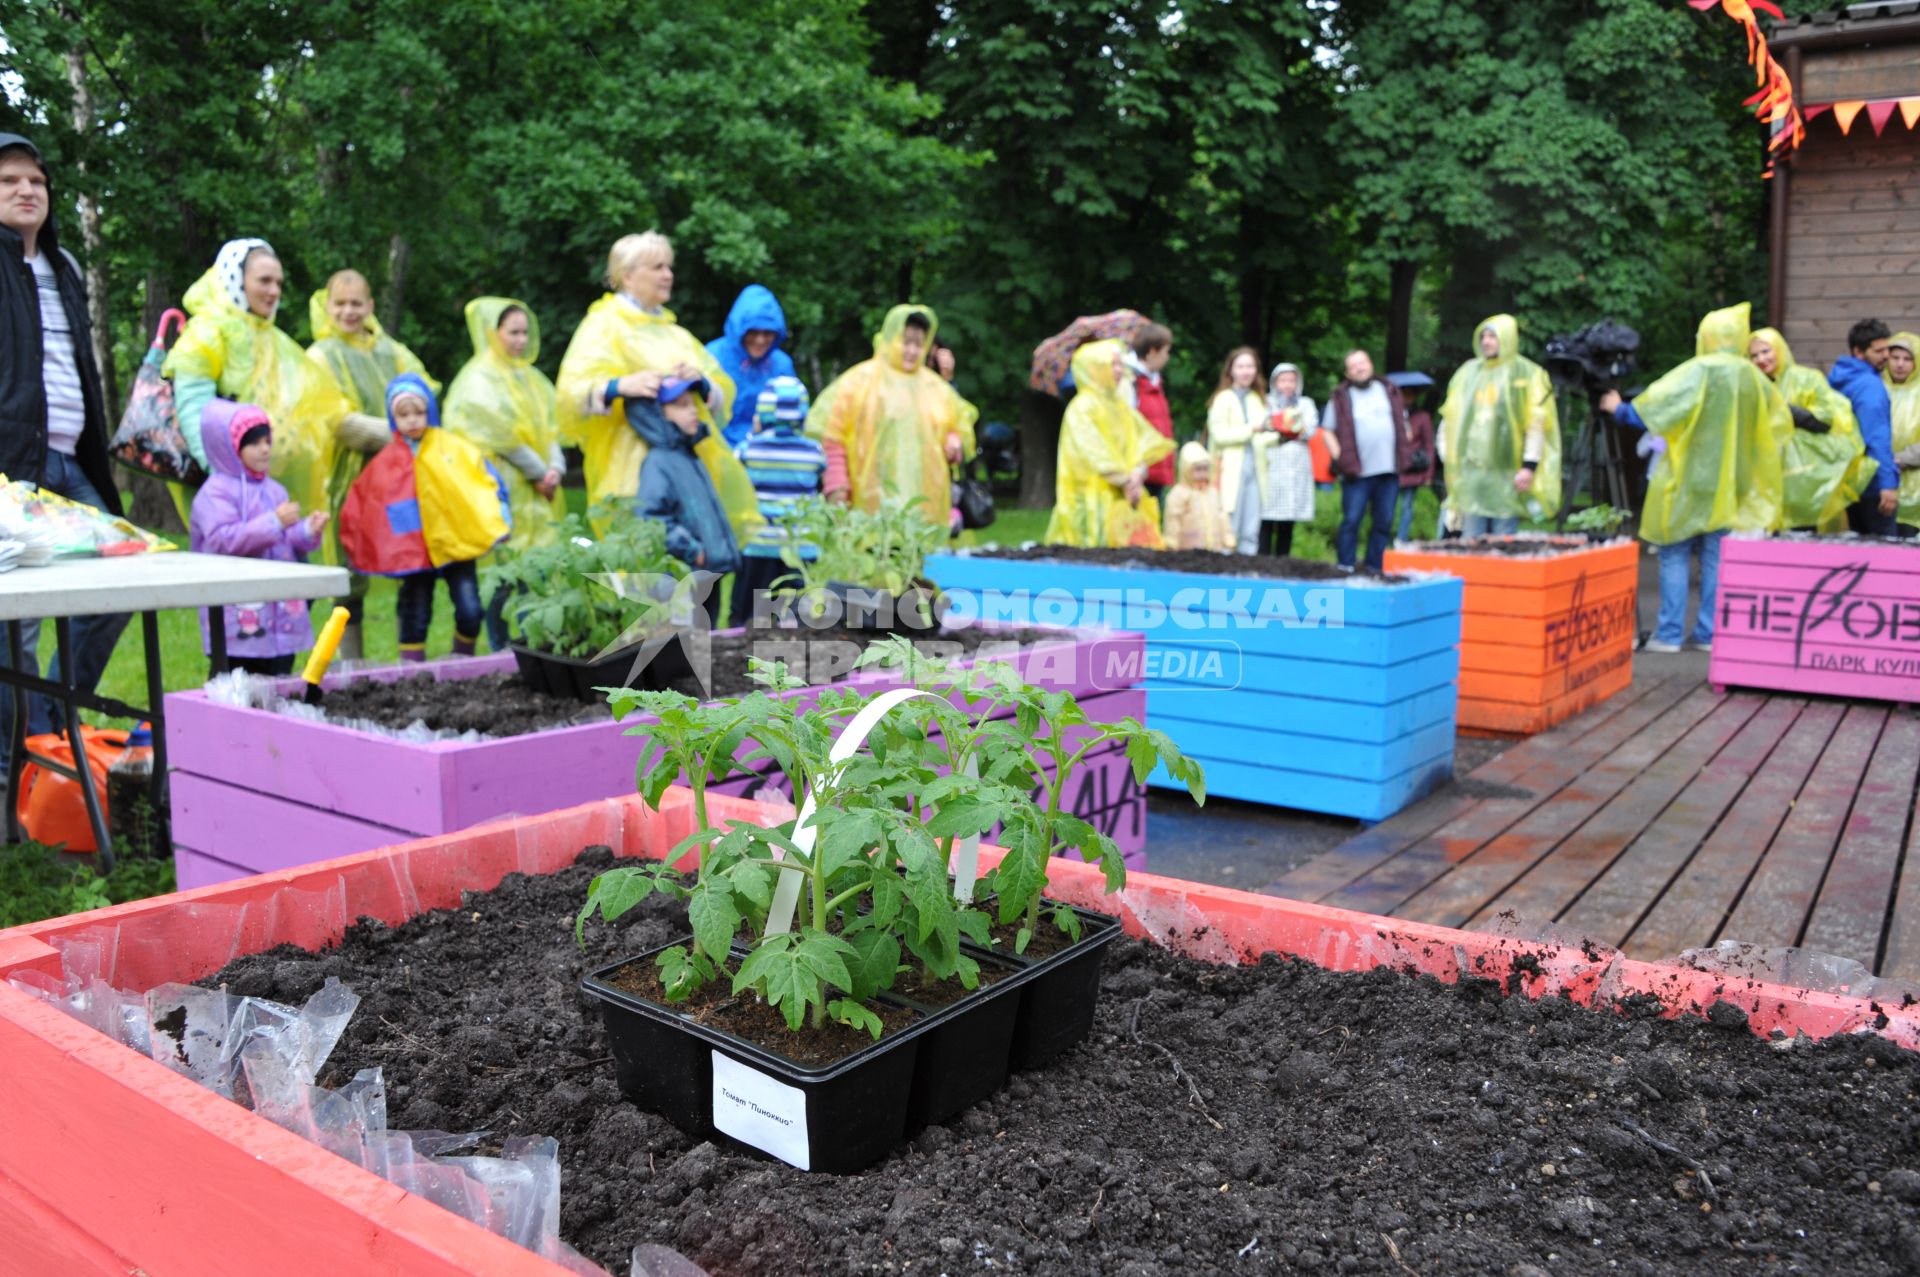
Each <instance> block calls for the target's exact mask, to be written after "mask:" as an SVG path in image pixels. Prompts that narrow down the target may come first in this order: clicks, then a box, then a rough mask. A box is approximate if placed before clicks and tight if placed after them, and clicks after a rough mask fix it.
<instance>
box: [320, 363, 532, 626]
mask: <svg viewBox="0 0 1920 1277" xmlns="http://www.w3.org/2000/svg"><path fill="white" fill-rule="evenodd" d="M386 402H387V421H388V423H389V425H391V427H392V431H393V433H392V438H391V439H390V440H389V442H388V443H387V446H386V447H385V448H383V449H381V450H380V452H379V453H378V454H376V455H375V456H374V458H373V460H371V461H369V462H368V463H367V465H366V468H365V469H363V470H361V472H360V477H359V478H358V479H355V480H354V481H353V488H352V490H351V491H349V492H348V493H347V500H346V504H345V505H344V506H343V507H341V511H340V522H341V524H342V526H341V528H340V546H341V548H342V549H343V550H345V551H346V556H347V562H348V563H349V564H350V565H352V567H353V569H354V570H355V571H357V572H370V573H373V574H375V575H377V576H397V577H399V578H400V598H399V601H398V603H397V604H396V605H395V607H394V616H395V619H396V620H397V621H398V622H399V627H400V659H401V660H403V661H424V660H425V659H426V658H427V631H428V629H430V628H431V627H432V624H433V586H434V582H436V581H445V582H446V583H447V594H448V595H449V596H450V597H451V599H452V600H453V654H454V655H455V656H472V655H473V649H474V644H475V643H476V641H477V640H478V639H479V637H480V621H481V615H482V614H481V608H480V581H479V574H478V572H477V571H476V570H475V567H474V563H475V561H476V560H477V559H479V558H480V556H481V555H483V554H485V553H486V552H487V551H488V550H491V549H492V548H493V547H494V546H495V545H497V544H499V542H500V541H501V540H502V539H503V538H504V537H505V536H506V535H507V532H508V531H509V529H510V528H511V523H510V522H509V517H510V516H509V513H508V510H507V494H506V489H505V488H504V487H503V486H502V484H501V482H500V476H499V475H498V474H497V473H496V472H495V471H494V468H493V467H492V466H490V465H488V464H487V461H486V458H485V457H483V456H482V455H481V454H480V450H479V449H478V448H475V447H474V446H473V445H472V444H470V443H468V442H467V441H466V440H465V439H462V438H460V437H459V436H458V435H453V434H449V433H448V432H447V431H445V430H442V429H440V428H439V426H440V401H439V400H438V399H437V398H436V397H435V396H434V393H433V390H432V388H431V387H429V386H428V385H427V383H426V380H425V379H424V378H422V377H421V376H420V375H419V374H418V373H410V372H408V373H401V374H400V375H399V376H398V377H395V378H394V379H393V383H392V384H391V385H389V386H388V387H387V396H386Z"/></svg>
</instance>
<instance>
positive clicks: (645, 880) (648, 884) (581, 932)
mask: <svg viewBox="0 0 1920 1277" xmlns="http://www.w3.org/2000/svg"><path fill="white" fill-rule="evenodd" d="M658 872H660V871H659V870H658V869H657V868H656V867H653V866H646V867H642V866H638V865H626V866H622V867H620V868H618V869H609V870H607V871H606V872H605V873H601V874H597V875H595V877H594V879H593V882H592V883H590V884H589V885H588V887H587V902H586V903H585V904H583V905H581V906H580V913H579V915H578V916H577V917H575V918H574V920H573V938H574V940H575V942H576V943H578V944H579V946H580V947H581V948H582V949H584V948H586V947H587V919H588V918H589V917H591V916H592V915H593V911H594V910H595V909H596V908H597V909H599V910H600V917H601V920H602V921H605V922H613V921H615V920H616V919H618V918H619V917H620V915H622V914H624V913H626V912H627V910H629V909H631V908H633V907H634V906H635V905H637V904H639V903H640V902H641V901H642V900H645V899H646V898H647V897H648V896H650V895H652V894H653V893H654V891H655V889H656V888H657V887H658V885H659V884H658V883H657V882H656V880H655V877H654V875H655V874H656V873H658Z"/></svg>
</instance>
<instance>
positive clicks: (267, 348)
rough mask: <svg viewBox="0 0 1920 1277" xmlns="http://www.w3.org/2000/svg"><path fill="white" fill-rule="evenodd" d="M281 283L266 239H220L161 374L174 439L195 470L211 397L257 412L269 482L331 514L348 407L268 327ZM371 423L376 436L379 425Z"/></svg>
mask: <svg viewBox="0 0 1920 1277" xmlns="http://www.w3.org/2000/svg"><path fill="white" fill-rule="evenodd" d="M284 282H285V277H284V275H283V274H282V272H281V268H280V259H279V256H278V255H277V254H275V253H274V251H273V247H272V246H271V245H270V244H268V243H267V242H266V241H265V240H263V239H236V240H230V241H228V242H227V243H226V244H225V245H223V246H222V247H221V249H220V253H219V256H217V257H216V258H215V259H214V264H213V267H212V269H210V270H209V271H207V273H206V274H204V275H202V276H201V277H200V278H199V279H198V280H197V281H195V283H194V285H193V286H192V287H191V288H189V289H187V295H186V302H185V304H186V308H187V313H188V314H189V315H191V316H192V318H191V319H189V320H188V321H187V326H186V329H185V330H184V331H183V332H181V334H180V340H179V341H177V342H176V343H174V347H173V351H172V353H170V354H169V355H168V356H167V362H166V364H165V366H164V367H163V369H162V371H163V372H164V373H165V374H166V375H167V376H168V377H170V378H172V379H173V405H174V413H175V417H176V420H177V421H178V422H179V425H180V432H181V434H183V435H184V436H186V440H187V446H188V448H189V449H190V450H191V451H192V452H193V454H194V457H195V458H196V459H198V460H199V461H200V463H201V464H202V465H205V464H206V454H205V453H204V452H203V451H202V449H201V446H200V413H201V411H202V410H203V409H204V408H205V407H206V406H207V404H208V403H209V402H210V401H211V400H212V399H213V398H214V396H216V395H218V396H220V397H221V398H225V399H231V400H233V401H234V402H235V403H250V404H257V405H259V406H260V407H261V408H264V409H265V410H266V413H267V416H268V417H269V418H270V419H271V420H272V422H273V477H274V478H275V479H278V480H279V481H280V483H281V485H282V486H283V487H285V488H286V490H287V495H288V497H289V498H290V499H292V500H294V501H296V502H298V503H299V505H300V509H301V511H302V512H303V513H310V512H312V511H314V510H326V509H329V508H330V506H329V503H328V500H327V478H328V475H329V473H330V472H331V471H332V468H333V456H334V437H335V432H336V431H338V430H339V429H340V428H341V426H342V423H344V422H346V419H347V417H348V415H349V414H350V413H352V411H353V409H352V405H351V404H349V403H348V402H347V399H346V397H345V396H344V395H342V394H341V393H340V387H339V386H337V385H335V384H334V380H333V377H332V376H331V375H330V374H329V373H328V372H327V370H326V369H325V368H323V367H322V366H321V365H319V364H318V363H315V362H314V361H313V360H311V359H308V358H307V356H306V352H305V351H303V350H301V349H300V346H299V343H297V342H295V341H294V340H293V338H291V337H289V336H287V335H286V334H285V333H283V332H281V331H280V330H279V329H278V328H276V327H274V323H273V316H274V312H276V311H277V310H278V309H279V308H280V293H281V289H282V287H283V285H284ZM369 424H371V425H372V426H373V427H374V428H377V429H379V430H380V431H381V432H382V435H383V437H384V433H385V424H384V423H383V422H372V423H369ZM180 498H181V494H179V493H176V494H175V501H176V502H178V501H179V500H180ZM320 554H321V558H322V559H323V560H324V561H325V562H327V563H338V562H339V561H340V551H339V545H338V543H337V541H336V540H335V539H334V538H333V537H331V536H330V537H328V538H327V540H326V541H325V542H324V543H323V544H322V545H321V548H320Z"/></svg>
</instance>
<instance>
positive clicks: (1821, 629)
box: [1708, 537, 1920, 702]
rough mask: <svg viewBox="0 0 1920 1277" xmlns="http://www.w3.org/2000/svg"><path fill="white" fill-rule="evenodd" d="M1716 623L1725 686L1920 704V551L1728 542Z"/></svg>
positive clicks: (1717, 679)
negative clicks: (1764, 688)
mask: <svg viewBox="0 0 1920 1277" xmlns="http://www.w3.org/2000/svg"><path fill="white" fill-rule="evenodd" d="M1713 623H1714V632H1713V660H1712V663H1711V665H1710V666H1709V667H1708V678H1709V680H1710V681H1711V682H1712V683H1713V684H1714V685H1715V686H1717V687H1766V688H1776V689H1779V690H1781V691H1789V692H1812V693H1816V694H1819V695H1825V696H1853V697H1860V698H1863V699H1866V700H1879V701H1907V702H1920V547H1916V546H1912V545H1890V544H1887V543H1885V542H1881V541H1850V540H1843V539H1837V538H1836V539H1832V540H1800V539H1767V540H1746V539H1741V540H1736V539H1734V538H1733V537H1728V538H1727V539H1726V540H1724V541H1722V542H1721V544H1720V584H1719V593H1718V596H1717V598H1716V599H1715V602H1714V620H1713Z"/></svg>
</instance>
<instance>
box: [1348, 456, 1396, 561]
mask: <svg viewBox="0 0 1920 1277" xmlns="http://www.w3.org/2000/svg"><path fill="white" fill-rule="evenodd" d="M1399 495H1400V476H1399V475H1397V474H1370V475H1367V476H1365V477H1364V478H1359V479H1356V478H1353V477H1352V476H1348V477H1346V478H1343V479H1341V480H1340V534H1339V536H1338V537H1336V538H1335V540H1334V553H1335V554H1337V555H1338V556H1339V558H1340V566H1341V567H1343V568H1350V567H1352V566H1353V565H1354V556H1355V554H1356V553H1357V552H1358V550H1359V548H1360V518H1361V516H1362V515H1364V514H1366V513H1368V511H1371V512H1372V519H1373V521H1372V522H1371V523H1370V524H1368V525H1367V566H1368V567H1370V568H1378V567H1380V566H1381V565H1382V564H1384V563H1385V562H1386V557H1387V541H1388V539H1389V538H1391V537H1392V535H1393V502H1394V498H1396V497H1398V496H1399Z"/></svg>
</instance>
